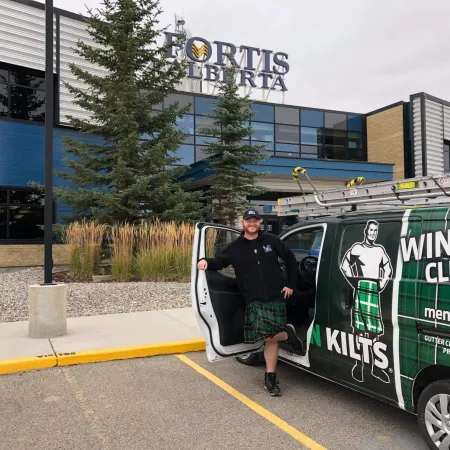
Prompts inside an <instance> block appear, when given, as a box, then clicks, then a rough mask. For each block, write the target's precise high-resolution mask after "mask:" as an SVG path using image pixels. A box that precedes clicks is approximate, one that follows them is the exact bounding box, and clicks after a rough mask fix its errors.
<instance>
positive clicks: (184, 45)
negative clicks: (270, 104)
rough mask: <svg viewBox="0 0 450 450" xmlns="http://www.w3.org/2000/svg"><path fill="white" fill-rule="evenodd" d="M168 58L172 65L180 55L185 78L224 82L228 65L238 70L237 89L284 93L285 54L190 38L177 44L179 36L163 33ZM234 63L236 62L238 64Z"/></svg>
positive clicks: (287, 68)
mask: <svg viewBox="0 0 450 450" xmlns="http://www.w3.org/2000/svg"><path fill="white" fill-rule="evenodd" d="M165 35H166V43H167V45H168V48H169V57H170V58H172V59H173V61H174V63H176V62H177V61H179V59H180V54H183V55H185V57H186V58H187V61H188V69H187V74H186V76H187V78H191V79H197V80H204V81H209V82H212V83H215V82H218V81H225V80H226V71H225V68H226V66H227V64H228V65H229V64H230V63H231V64H232V65H233V66H234V67H235V68H236V69H238V72H239V74H238V79H237V81H238V82H239V84H240V85H242V86H248V87H252V88H259V89H270V90H273V91H287V87H286V84H285V82H284V79H283V77H284V75H286V74H287V73H288V72H289V64H288V62H287V59H288V55H287V54H286V53H282V52H278V53H274V52H273V51H272V50H265V49H259V48H256V47H250V46H247V45H241V46H240V47H237V46H235V45H234V44H230V43H228V42H221V41H214V42H213V43H211V42H209V41H207V40H206V39H203V38H201V37H192V38H190V39H187V40H186V41H185V42H181V40H180V37H181V36H182V35H180V34H179V33H171V32H168V31H166V32H165ZM238 60H239V61H240V62H238ZM199 67H200V69H199Z"/></svg>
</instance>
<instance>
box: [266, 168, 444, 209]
mask: <svg viewBox="0 0 450 450" xmlns="http://www.w3.org/2000/svg"><path fill="white" fill-rule="evenodd" d="M292 175H293V177H294V179H295V180H296V181H297V183H298V185H299V188H300V191H301V193H302V195H300V196H295V197H287V198H279V199H278V205H277V206H274V207H273V210H274V211H276V212H277V214H278V215H279V216H286V215H296V214H297V215H305V216H322V215H329V214H336V213H343V212H347V211H356V210H358V211H360V210H362V211H367V210H374V209H378V210H380V209H389V208H399V207H400V208H401V207H411V206H422V205H438V204H450V174H443V175H435V176H427V177H418V178H409V179H404V180H399V181H384V182H381V183H373V184H367V185H363V183H364V181H365V179H364V178H363V177H358V178H355V179H354V180H352V181H350V182H349V183H348V184H347V188H346V189H333V190H328V191H324V192H321V193H319V192H318V190H317V189H316V187H315V186H314V183H313V182H312V181H311V179H310V178H309V176H308V174H307V173H306V170H305V169H303V168H302V167H296V168H295V169H294V170H293V172H292ZM300 175H302V176H304V177H305V178H306V179H307V180H308V182H309V184H310V185H311V187H312V189H313V192H314V193H313V194H305V192H304V190H303V187H302V185H301V183H300V181H299V176H300Z"/></svg>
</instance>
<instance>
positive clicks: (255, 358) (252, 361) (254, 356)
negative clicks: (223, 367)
mask: <svg viewBox="0 0 450 450" xmlns="http://www.w3.org/2000/svg"><path fill="white" fill-rule="evenodd" d="M236 360H237V362H239V363H241V364H245V365H246V366H257V365H258V364H259V363H260V362H261V358H260V356H259V353H251V354H250V355H249V356H248V357H247V358H243V357H242V356H236Z"/></svg>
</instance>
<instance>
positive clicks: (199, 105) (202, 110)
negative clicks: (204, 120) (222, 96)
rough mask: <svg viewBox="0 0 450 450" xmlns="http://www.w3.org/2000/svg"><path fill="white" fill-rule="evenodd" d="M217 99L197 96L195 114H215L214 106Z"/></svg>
mask: <svg viewBox="0 0 450 450" xmlns="http://www.w3.org/2000/svg"><path fill="white" fill-rule="evenodd" d="M216 104H217V100H216V99H214V98H209V97H195V114H196V115H200V116H207V115H212V114H214V107H215V105H216Z"/></svg>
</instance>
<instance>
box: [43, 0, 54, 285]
mask: <svg viewBox="0 0 450 450" xmlns="http://www.w3.org/2000/svg"><path fill="white" fill-rule="evenodd" d="M52 245H53V0H45V198H44V284H52V282H53V276H52V271H53V251H52V250H53V249H52Z"/></svg>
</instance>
